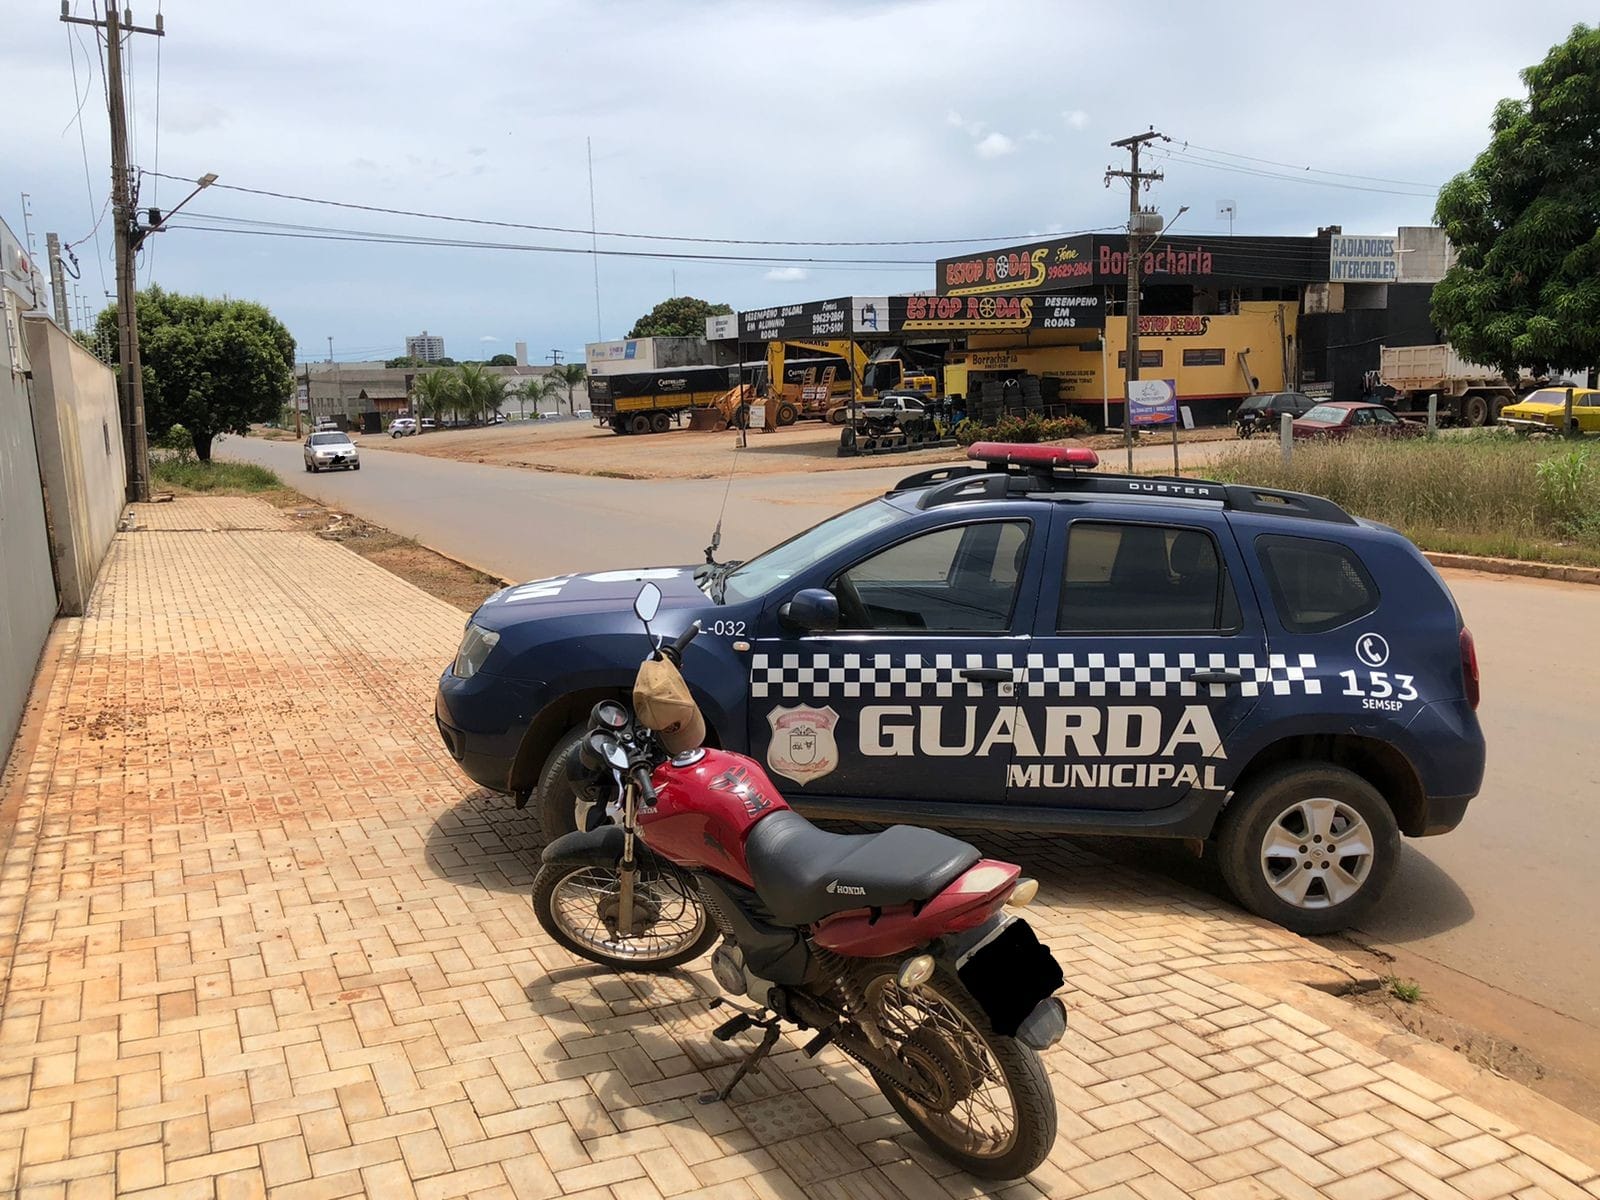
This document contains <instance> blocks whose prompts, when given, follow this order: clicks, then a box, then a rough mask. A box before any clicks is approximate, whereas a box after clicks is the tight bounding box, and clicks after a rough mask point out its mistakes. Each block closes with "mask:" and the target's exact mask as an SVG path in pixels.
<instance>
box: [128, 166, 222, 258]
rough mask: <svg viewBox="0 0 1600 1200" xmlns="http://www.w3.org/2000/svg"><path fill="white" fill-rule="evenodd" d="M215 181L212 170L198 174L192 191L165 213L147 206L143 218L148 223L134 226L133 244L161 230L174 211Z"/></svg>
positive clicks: (214, 174) (215, 177) (137, 243)
mask: <svg viewBox="0 0 1600 1200" xmlns="http://www.w3.org/2000/svg"><path fill="white" fill-rule="evenodd" d="M216 181H217V176H216V173H215V172H212V171H207V172H206V173H205V174H204V175H202V176H200V178H199V179H196V180H195V181H194V182H195V188H194V191H192V192H190V193H189V194H188V195H187V196H185V197H184V198H183V199H182V200H179V201H178V203H177V204H175V205H173V206H172V207H171V208H169V209H168V210H167V211H166V212H165V213H163V212H162V211H161V210H160V209H159V208H148V209H146V210H145V219H146V220H147V221H148V222H149V224H147V225H136V226H134V230H133V244H134V245H135V246H138V245H139V244H140V243H141V242H143V241H144V239H145V238H147V237H149V236H150V235H151V234H152V233H157V232H159V231H160V230H161V227H162V226H163V225H165V224H166V223H167V222H168V221H170V220H171V219H172V216H173V214H174V213H176V212H177V211H178V210H179V209H180V208H182V207H183V206H184V205H185V204H187V203H189V201H191V200H193V199H194V198H195V197H196V196H198V195H199V194H200V193H201V192H203V191H205V190H206V188H208V187H210V186H211V185H212V184H213V183H215V182H216Z"/></svg>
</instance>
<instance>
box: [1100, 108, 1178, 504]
mask: <svg viewBox="0 0 1600 1200" xmlns="http://www.w3.org/2000/svg"><path fill="white" fill-rule="evenodd" d="M1158 139H1160V140H1162V141H1167V140H1170V139H1168V138H1167V135H1166V134H1164V133H1157V132H1156V131H1155V130H1154V129H1151V130H1150V131H1149V132H1147V133H1137V134H1134V135H1133V136H1132V137H1125V138H1123V139H1122V140H1121V141H1117V142H1112V143H1111V144H1112V145H1113V146H1115V147H1117V148H1118V149H1122V150H1126V151H1127V152H1128V154H1129V155H1130V157H1131V158H1132V160H1133V161H1132V163H1131V166H1130V169H1129V170H1126V171H1117V170H1113V169H1112V168H1111V167H1109V166H1108V167H1107V168H1106V186H1107V187H1110V186H1111V181H1112V180H1113V179H1126V180H1127V181H1128V294H1127V301H1126V303H1125V304H1124V305H1123V308H1124V310H1125V312H1126V316H1125V319H1126V321H1127V323H1128V333H1127V336H1126V337H1125V338H1124V339H1123V341H1124V342H1125V343H1126V345H1127V349H1126V351H1125V353H1126V354H1127V374H1126V377H1125V379H1124V383H1123V393H1122V396H1123V399H1122V443H1123V445H1124V446H1125V447H1126V448H1127V451H1128V470H1129V472H1130V473H1131V472H1132V471H1133V385H1134V384H1135V383H1136V382H1138V379H1139V257H1140V255H1141V254H1142V253H1143V246H1142V243H1141V241H1140V238H1141V237H1142V235H1144V234H1146V233H1152V234H1154V233H1160V232H1161V216H1160V214H1159V213H1155V212H1151V211H1150V210H1148V209H1141V208H1140V207H1139V188H1140V186H1141V185H1142V186H1143V187H1144V188H1146V189H1147V190H1148V189H1149V187H1150V185H1151V184H1152V183H1155V182H1156V181H1158V180H1161V179H1164V178H1166V176H1164V175H1163V174H1162V173H1161V172H1160V171H1141V170H1139V151H1140V149H1141V148H1142V147H1143V146H1144V144H1145V143H1146V142H1153V141H1156V140H1158Z"/></svg>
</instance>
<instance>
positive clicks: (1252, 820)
mask: <svg viewBox="0 0 1600 1200" xmlns="http://www.w3.org/2000/svg"><path fill="white" fill-rule="evenodd" d="M1302 806H1308V807H1302ZM1353 820H1358V821H1359V822H1361V823H1362V824H1364V825H1365V828H1366V831H1367V836H1366V838H1365V839H1363V842H1362V844H1363V845H1364V846H1365V847H1366V850H1367V852H1366V853H1365V854H1364V855H1348V856H1347V855H1340V856H1339V859H1338V860H1337V862H1335V860H1333V859H1323V858H1321V857H1320V856H1319V853H1318V850H1317V847H1318V846H1319V845H1320V839H1322V838H1323V837H1325V836H1326V837H1328V838H1329V840H1330V842H1331V841H1332V839H1333V838H1336V837H1338V838H1348V837H1350V836H1352V835H1353V834H1354V833H1355V832H1356V830H1355V829H1353V828H1351V827H1350V825H1349V824H1348V822H1350V821H1353ZM1269 838H1270V839H1271V840H1272V841H1273V842H1274V843H1275V848H1276V849H1278V850H1280V851H1281V853H1279V854H1270V853H1269V846H1268V841H1269ZM1297 839H1308V840H1303V841H1297ZM1301 846H1304V847H1305V849H1304V850H1303V851H1302V850H1301V848H1300V847H1301ZM1399 861H1400V830H1399V827H1398V826H1397V825H1396V824H1395V819H1394V813H1393V812H1392V811H1391V810H1390V808H1389V804H1388V802H1387V801H1386V800H1385V799H1384V798H1383V797H1382V796H1381V795H1379V793H1378V790H1377V789H1376V788H1374V787H1373V786H1372V785H1371V784H1370V783H1368V782H1367V781H1366V780H1365V779H1363V778H1361V776H1359V775H1357V774H1356V773H1355V772H1353V771H1347V770H1345V769H1344V768H1343V767H1336V766H1333V765H1332V764H1330V763H1313V764H1308V765H1300V766H1291V767H1281V768H1279V769H1278V770H1275V771H1270V772H1268V773H1267V774H1265V775H1263V776H1262V777H1261V778H1259V779H1257V780H1254V781H1253V782H1251V783H1250V784H1249V785H1248V786H1247V787H1246V788H1245V789H1244V790H1243V791H1242V792H1241V793H1240V794H1239V795H1238V796H1236V797H1235V798H1234V801H1233V803H1232V804H1230V805H1229V806H1228V808H1227V811H1225V812H1224V813H1223V814H1222V820H1221V822H1220V824H1219V832H1218V837H1217V865H1218V867H1219V868H1220V870H1221V872H1222V877H1223V879H1224V881H1226V883H1227V885H1228V889H1229V890H1230V891H1231V892H1232V893H1233V895H1234V897H1235V898H1236V899H1237V900H1238V901H1239V903H1240V904H1242V905H1244V907H1245V908H1247V909H1249V910H1250V911H1251V912H1253V913H1255V914H1256V915H1257V916H1260V917H1265V918H1266V919H1267V920H1269V921H1272V922H1274V923H1276V924H1278V925H1282V926H1283V927H1284V928H1285V929H1289V930H1292V931H1293V932H1295V933H1303V934H1321V933H1335V932H1337V931H1339V930H1341V929H1345V928H1348V927H1349V926H1350V925H1352V924H1354V923H1355V922H1357V921H1359V920H1360V919H1361V918H1362V916H1364V915H1365V914H1366V913H1367V912H1368V911H1369V910H1370V909H1371V908H1372V906H1373V905H1374V904H1376V903H1377V902H1378V900H1379V899H1380V898H1381V897H1382V895H1383V892H1384V889H1385V888H1387V887H1388V885H1389V881H1390V880H1391V879H1393V878H1394V872H1395V868H1396V867H1397V866H1398V865H1399ZM1323 863H1327V866H1326V867H1324V866H1323ZM1308 864H1309V865H1308ZM1336 872H1337V873H1336ZM1301 879H1309V880H1310V883H1309V885H1308V886H1307V887H1305V888H1296V887H1295V885H1294V884H1293V883H1292V882H1291V881H1294V880H1301ZM1296 891H1299V892H1300V898H1299V899H1298V900H1296V899H1295V897H1294V893H1295V892H1296Z"/></svg>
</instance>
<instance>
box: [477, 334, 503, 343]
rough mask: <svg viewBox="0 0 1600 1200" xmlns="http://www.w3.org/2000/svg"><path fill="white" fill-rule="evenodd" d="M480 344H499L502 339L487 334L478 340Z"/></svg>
mask: <svg viewBox="0 0 1600 1200" xmlns="http://www.w3.org/2000/svg"><path fill="white" fill-rule="evenodd" d="M478 340H479V341H480V342H498V341H499V340H500V339H499V338H497V337H495V335H494V334H492V333H486V334H484V335H483V336H482V337H481V338H479V339H478Z"/></svg>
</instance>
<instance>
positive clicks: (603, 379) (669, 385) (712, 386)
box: [589, 366, 739, 434]
mask: <svg viewBox="0 0 1600 1200" xmlns="http://www.w3.org/2000/svg"><path fill="white" fill-rule="evenodd" d="M738 374H739V372H738V369H737V368H735V367H708V366H692V367H678V368H675V369H672V370H665V371H635V372H632V373H630V374H626V375H619V374H602V375H593V374H591V375H590V376H589V411H590V412H591V414H592V415H593V416H594V420H595V424H596V425H600V426H610V428H611V431H612V432H613V433H623V434H628V433H665V432H666V431H667V430H669V429H671V428H672V426H673V425H674V424H676V423H681V421H682V419H683V416H684V414H685V413H688V412H691V411H693V410H694V409H697V408H711V407H714V406H715V405H716V404H717V402H718V401H719V400H720V399H721V398H722V397H723V396H724V395H725V394H726V393H727V391H728V389H729V388H731V387H733V386H735V385H736V383H737V376H738Z"/></svg>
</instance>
